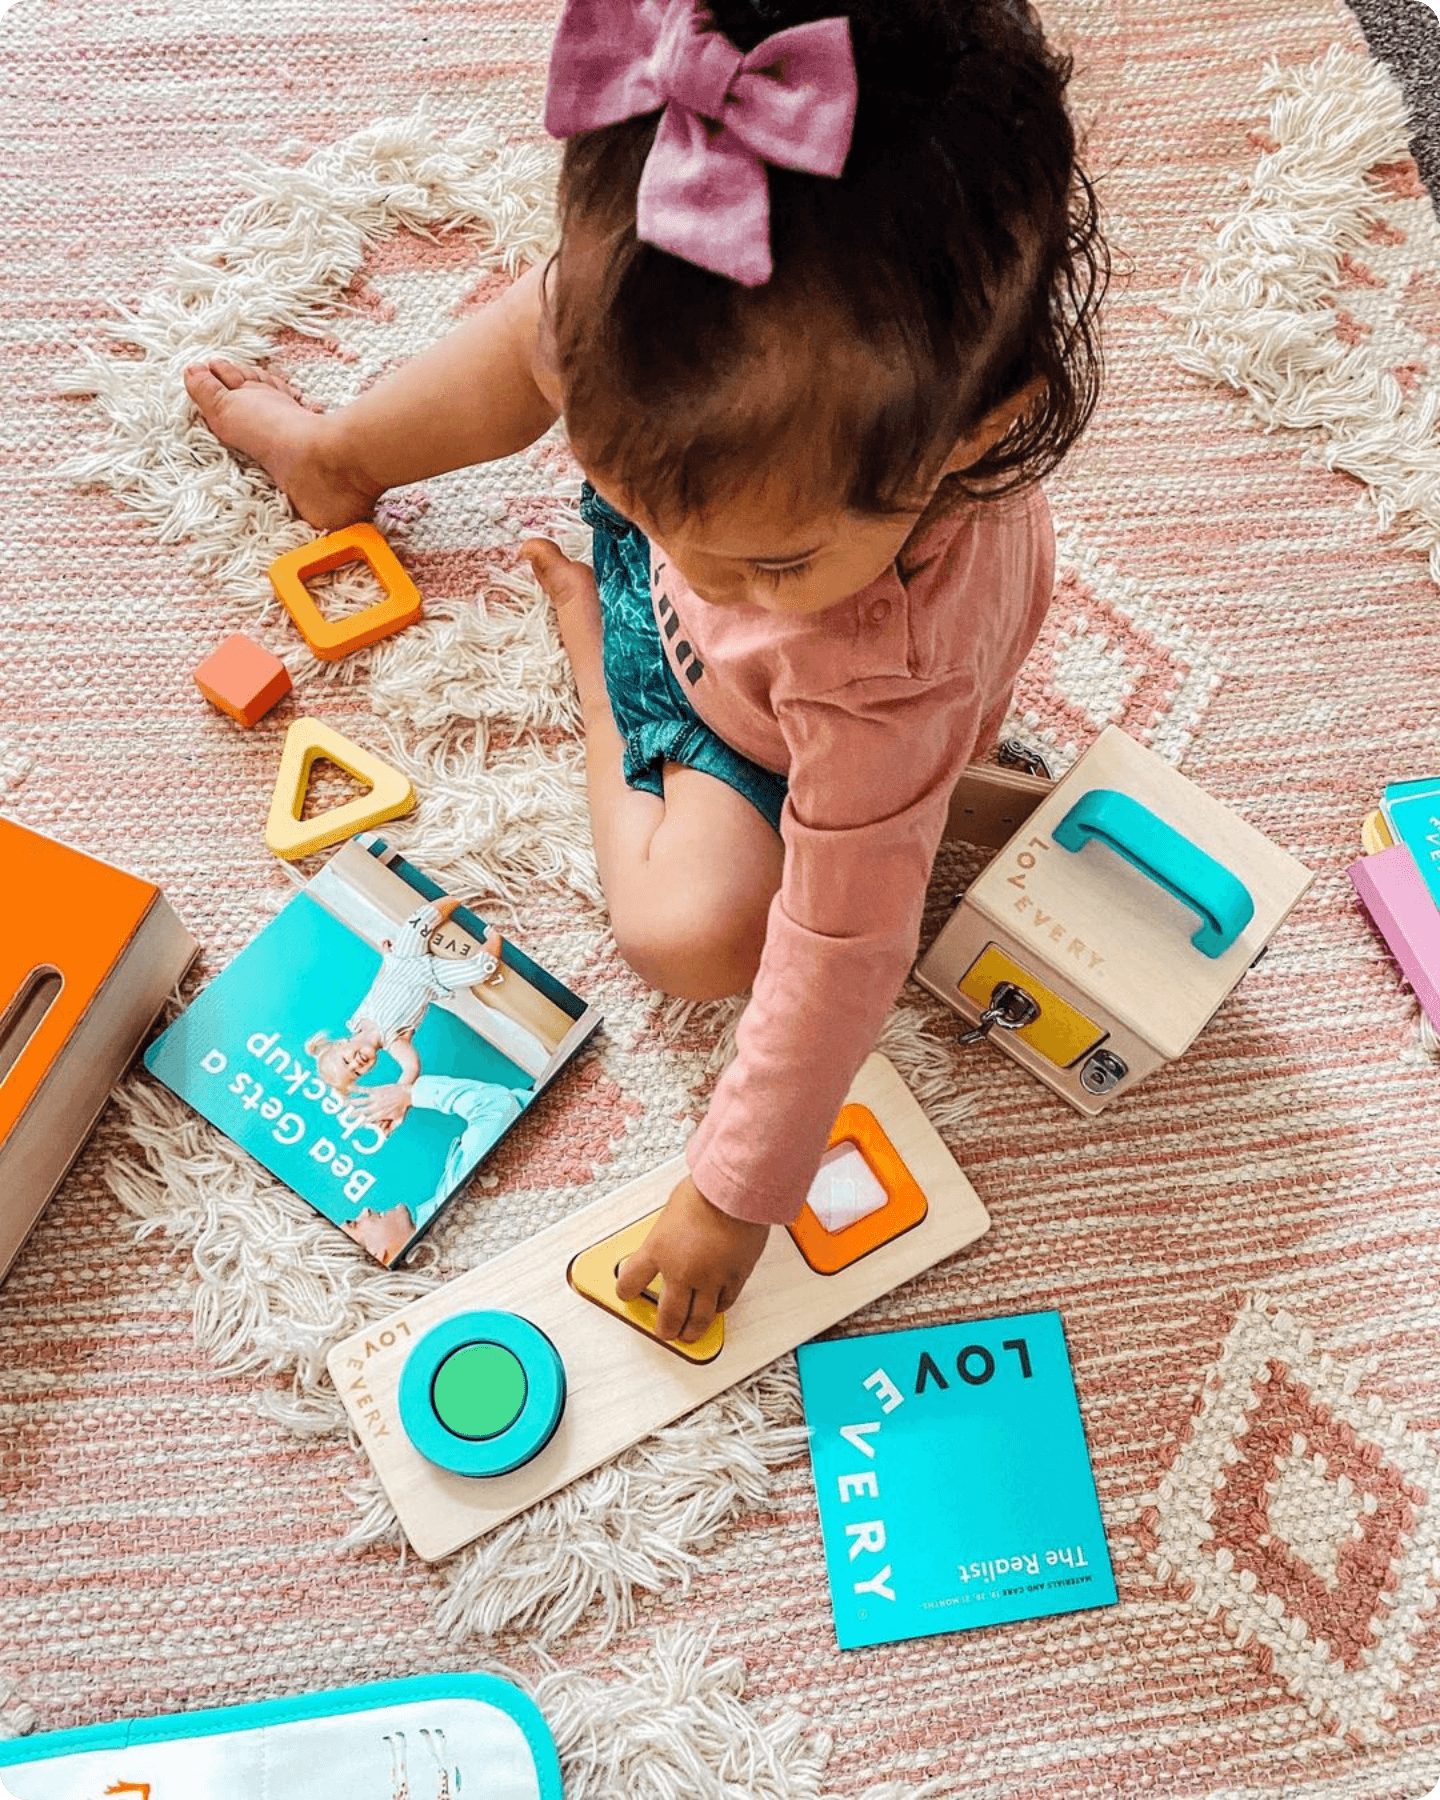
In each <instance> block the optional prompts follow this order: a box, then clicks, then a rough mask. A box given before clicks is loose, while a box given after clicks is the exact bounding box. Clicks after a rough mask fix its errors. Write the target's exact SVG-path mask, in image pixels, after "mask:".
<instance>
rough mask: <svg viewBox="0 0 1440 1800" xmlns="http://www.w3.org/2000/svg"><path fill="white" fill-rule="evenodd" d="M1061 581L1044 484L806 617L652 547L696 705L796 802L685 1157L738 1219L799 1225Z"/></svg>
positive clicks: (671, 642)
mask: <svg viewBox="0 0 1440 1800" xmlns="http://www.w3.org/2000/svg"><path fill="white" fill-rule="evenodd" d="M1054 573H1055V545H1054V534H1053V531H1052V529H1051V523H1050V512H1049V508H1048V507H1047V505H1046V503H1045V500H1044V497H1043V495H1042V494H1041V492H1040V491H1039V489H1038V488H1032V489H1030V490H1029V492H1028V493H1025V494H1021V495H1017V496H1013V497H1008V498H1005V499H1001V500H992V501H987V502H984V503H983V504H973V505H969V506H967V507H965V508H964V510H963V511H961V512H959V513H957V514H953V515H951V516H950V517H948V518H945V519H942V520H940V521H938V522H937V523H936V524H934V525H932V526H931V527H929V528H928V529H927V530H926V531H925V533H924V535H923V536H922V537H920V538H919V539H918V540H917V541H916V542H915V543H913V544H908V545H907V546H906V547H905V549H904V551H903V552H902V553H901V557H900V559H899V561H898V563H897V564H896V565H895V566H893V567H892V568H891V569H889V570H888V571H887V572H886V573H885V574H883V575H882V576H880V577H879V578H878V579H877V580H876V581H873V582H872V583H871V584H870V585H869V586H868V587H866V588H862V589H861V590H860V591H859V592H858V593H856V594H852V595H851V596H850V597H849V599H847V600H842V601H840V602H839V603H837V604H836V605H835V606H832V607H829V608H827V610H826V611H824V612H823V613H819V614H814V615H811V616H810V617H808V618H787V617H783V616H779V615H776V614H774V613H770V612H766V611H764V610H763V609H761V608H759V607H752V606H712V605H709V604H707V603H706V602H705V601H703V600H701V599H699V598H698V597H697V596H696V595H695V594H694V593H693V592H692V591H691V589H690V588H689V586H688V585H687V584H686V583H685V581H684V579H683V577H681V576H680V575H679V573H678V571H677V570H676V569H675V568H674V566H673V565H672V564H671V563H670V562H669V559H668V558H667V557H666V556H665V554H664V553H663V552H662V551H656V550H652V556H651V589H652V595H653V600H654V604H655V609H656V616H657V620H658V621H659V622H660V624H661V626H662V629H661V642H662V643H664V644H665V646H666V654H667V656H668V657H669V660H670V664H671V667H672V668H673V669H674V671H675V675H676V678H677V679H678V680H679V682H680V686H681V688H682V690H683V691H684V692H685V693H686V694H687V695H688V696H689V698H690V702H691V704H692V705H693V706H694V708H695V710H696V712H697V713H699V715H700V717H701V718H702V719H704V720H705V722H706V724H708V725H709V726H710V727H711V728H712V730H714V731H716V732H718V733H719V735H720V736H721V737H722V738H724V740H725V741H726V743H728V744H730V745H732V746H733V747H734V748H735V749H736V750H739V751H741V752H742V753H743V754H744V755H746V756H748V757H750V758H751V759H752V761H754V762H757V763H759V764H760V765H761V766H762V767H764V768H767V769H771V770H774V771H775V773H777V774H783V775H785V776H786V777H787V778H788V780H789V789H790V791H789V796H788V798H787V799H786V802H785V807H784V811H783V813H782V815H781V819H780V834H781V837H782V839H783V841H784V846H785V860H784V874H783V877H782V879H781V884H780V890H779V892H778V893H777V894H776V896H775V899H774V901H773V903H772V905H771V908H770V916H769V920H768V924H767V929H766V935H765V949H764V953H763V955H762V957H761V961H760V969H759V973H758V974H757V976H756V979H755V986H754V991H753V995H752V998H751V1000H750V1004H749V1005H748V1007H747V1008H746V1010H745V1014H744V1017H743V1018H742V1019H741V1022H740V1029H739V1035H738V1039H737V1047H736V1054H735V1059H734V1061H733V1062H732V1063H731V1064H730V1065H729V1067H728V1068H727V1069H726V1070H725V1072H724V1074H723V1075H722V1076H721V1078H720V1081H719V1083H718V1085H717V1087H716V1089H715V1093H714V1096H713V1098H712V1100H711V1103H710V1108H709V1111H708V1112H707V1113H706V1115H705V1118H704V1121H703V1122H702V1124H701V1125H700V1128H699V1130H698V1131H697V1132H696V1133H695V1135H694V1137H693V1138H692V1139H691V1141H690V1144H689V1146H688V1150H687V1157H688V1161H689V1164H690V1171H691V1174H692V1176H693V1177H694V1180H695V1184H696V1186H697V1187H698V1188H699V1189H700V1192H701V1193H702V1194H704V1195H705V1197H706V1199H707V1200H710V1201H712V1202H713V1203H714V1204H715V1205H716V1206H718V1207H719V1208H721V1210H722V1211H724V1212H728V1213H730V1214H732V1215H733V1216H734V1217H736V1218H742V1219H751V1220H759V1221H763V1222H765V1223H767V1224H781V1223H785V1222H788V1221H789V1220H791V1219H793V1218H794V1217H795V1215H796V1214H797V1213H798V1212H799V1210H800V1207H801V1205H802V1203H803V1202H804V1199H805V1195H806V1193H807V1192H808V1190H809V1187H810V1183H811V1181H812V1180H813V1178H814V1175H815V1171H816V1169H817V1168H818V1166H819V1162H820V1158H821V1156H822V1155H823V1154H824V1151H825V1147H826V1143H827V1140H828V1138H829V1134H830V1130H831V1127H832V1126H833V1125H834V1122H835V1118H836V1115H837V1113H838V1112H839V1110H840V1107H841V1106H842V1105H843V1103H844V1099H845V1094H846V1091H847V1089H848V1088H849V1086H850V1083H851V1081H852V1080H853V1079H854V1076H855V1074H856V1071H857V1070H858V1069H859V1067H860V1064H861V1063H862V1062H863V1061H864V1059H865V1057H866V1055H867V1054H868V1053H869V1051H870V1048H871V1046H872V1045H873V1044H874V1041H875V1038H876V1036H877V1035H878V1033H879V1030H880V1027H881V1025H882V1023H883V1022H884V1019H885V1015H886V1013H887V1012H888V1011H889V1009H890V1006H891V1005H892V1003H893V1002H894V999H895V996H896V995H897V993H898V992H899V990H900V987H901V984H902V983H903V981H904V980H905V977H906V975H907V973H908V972H909V968H910V965H911V962H912V961H913V960H914V956H915V951H916V946H917V943H918V940H919V934H920V915H921V908H922V906H923V903H924V898H925V888H926V884H927V882H928V880H929V877H930V867H931V864H932V862H933V861H934V857H935V852H936V849H937V848H938V846H939V843H940V838H941V834H942V832H943V830H944V827H945V820H946V816H947V811H948V807H949V800H950V794H951V791H952V789H953V788H954V786H955V783H956V781H957V780H958V779H959V777H960V775H961V774H962V772H963V771H964V768H965V765H966V764H967V763H968V762H969V761H970V760H971V758H972V756H973V754H974V752H975V750H976V748H977V747H978V746H980V745H982V744H984V743H986V742H987V741H989V740H990V739H992V738H993V736H994V734H995V732H996V731H997V730H998V727H999V725H1000V721H1001V719H1002V718H1003V716H1004V710H1005V707H1006V705H1007V703H1008V701H1009V697H1010V691H1011V687H1012V684H1013V682H1014V680H1015V676H1016V673H1017V671H1018V670H1019V668H1020V665H1021V663H1022V662H1023V661H1024V658H1025V656H1026V654H1027V652H1028V651H1029V649H1030V647H1031V645H1032V644H1033V643H1034V641H1035V637H1036V634H1037V632H1038V631H1039V629H1040V624H1041V621H1042V620H1043V618H1044V616H1045V611H1046V608H1047V607H1048V606H1049V604H1050V597H1051V592H1052V589H1053V586H1054ZM666 603H668V605H669V606H670V607H673V609H674V611H675V613H676V614H678V617H679V625H678V628H676V626H675V624H674V621H673V620H669V619H667V614H666ZM667 625H668V626H669V629H668V630H667V629H666V628H665V627H666V626H667ZM697 671H698V673H697Z"/></svg>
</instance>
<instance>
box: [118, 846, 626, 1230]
mask: <svg viewBox="0 0 1440 1800" xmlns="http://www.w3.org/2000/svg"><path fill="white" fill-rule="evenodd" d="M599 1023H600V1015H599V1014H598V1013H597V1012H596V1011H595V1010H594V1008H593V1007H590V1006H587V1005H586V1003H585V1002H584V1001H583V1000H582V999H581V998H580V997H579V995H577V994H574V993H572V992H571V990H570V989H569V988H568V987H566V986H565V985H564V984H563V983H562V982H560V981H557V980H556V979H555V977H554V976H553V975H551V974H549V973H548V972H547V971H546V970H545V969H543V968H541V967H540V966H539V964H537V963H535V962H533V961H532V960H531V959H530V957H528V956H527V955H525V953H524V952H523V951H521V950H519V949H518V948H517V947H516V946H515V945H513V944H511V943H510V942H509V941H508V940H501V939H499V938H498V936H497V935H495V934H491V933H490V932H489V931H488V928H487V926H486V925H485V923H484V921H483V920H481V919H479V918H477V917H476V916H475V915H474V914H473V913H471V912H470V911H469V910H468V909H467V908H465V907H463V906H460V905H459V904H458V903H457V902H456V901H455V900H453V899H451V898H449V897H448V896H446V895H445V894H444V892H443V890H442V889H441V888H440V887H439V886H437V884H436V883H435V882H433V881H432V880H430V878H429V877H428V876H426V875H424V874H422V873H421V871H420V870H418V869H417V868H415V867H414V866H413V865H412V864H411V863H409V862H407V861H406V860H405V859H404V858H403V857H401V856H400V855H398V854H397V853H396V852H394V851H391V850H390V849H388V848H387V846H386V845H385V843H384V841H383V840H382V839H380V838H377V837H375V836H373V835H367V836H365V837H362V838H357V839H355V840H353V841H352V842H351V843H348V844H346V845H344V846H342V848H341V849H340V850H338V851H337V852H336V853H335V855H334V856H332V857H331V858H330V860H329V861H328V862H327V863H326V864H325V865H324V867H323V868H321V869H320V870H319V871H318V873H317V874H315V875H314V876H313V877H312V878H311V879H310V880H309V881H308V882H306V883H305V884H304V885H303V887H301V889H300V891H299V892H298V893H296V894H295V895H294V896H293V897H292V898H291V899H290V900H289V901H287V903H286V904H285V905H284V907H282V909H281V910H280V912H279V913H277V914H276V916H275V917H274V918H273V919H272V920H271V921H270V923H269V924H268V925H266V926H265V927H264V929H263V930H262V931H261V932H260V933H259V934H258V935H257V936H256V937H255V938H254V939H252V941H251V942H250V943H249V944H248V945H247V946H246V947H245V949H244V950H242V951H241V952H240V954H239V956H237V957H236V958H235V960H234V962H232V963H231V964H230V965H229V967H228V968H226V969H224V970H222V971H221V973H220V974H219V975H217V976H216V978H215V979H214V980H213V981H212V982H211V983H210V984H209V986H208V987H206V988H205V989H204V990H203V992H202V993H201V994H200V995H199V997H198V998H197V999H196V1000H195V1001H194V1003H193V1004H192V1005H191V1006H190V1007H188V1008H187V1009H186V1011H185V1012H183V1013H182V1014H181V1015H180V1017H179V1018H178V1019H176V1021H175V1022H174V1024H173V1025H171V1026H170V1028H169V1030H167V1031H166V1032H165V1033H164V1034H163V1035H162V1036H161V1037H160V1038H158V1039H157V1040H156V1042H155V1043H154V1044H153V1045H152V1046H151V1048H150V1050H149V1051H148V1052H147V1053H146V1057H145V1062H146V1065H147V1067H148V1068H149V1069H150V1070H151V1071H152V1073H153V1074H155V1075H156V1076H158V1077H159V1079H160V1080H161V1081H163V1082H164V1083H165V1085H166V1086H167V1087H169V1088H172V1089H173V1090H174V1091H175V1092H176V1093H177V1094H179V1095H180V1097H181V1098H182V1099H184V1100H187V1101H188V1102H189V1103H190V1105H191V1106H193V1107H194V1108H195V1110H196V1111H197V1112H199V1113H202V1114H203V1115H204V1116H205V1117H206V1118H207V1119H209V1120H210V1121H211V1123H212V1124H215V1125H218V1126H219V1127H220V1129H221V1130H222V1131H223V1132H225V1133H226V1135H227V1136H228V1137H230V1138H232V1139H233V1140H234V1141H235V1142H236V1143H237V1144H239V1145H240V1146H241V1147H242V1149H245V1150H247V1151H248V1152H249V1153H250V1154H251V1155H252V1156H253V1157H254V1158H255V1160H256V1161H257V1162H259V1163H261V1164H262V1165H263V1166H264V1167H265V1168H267V1169H268V1170H269V1171H270V1172H271V1174H273V1175H276V1176H278V1177H279V1178H280V1180H281V1181H283V1182H285V1183H286V1185H287V1186H289V1187H291V1188H293V1189H294V1190H295V1192H296V1193H297V1194H299V1195H300V1196H301V1197H302V1198H303V1199H305V1200H308V1201H309V1202H310V1204H311V1205H312V1206H314V1207H315V1208H316V1209H317V1211H319V1212H321V1213H323V1214H324V1216H325V1217H326V1218H327V1219H330V1220H331V1221H333V1223H335V1224H336V1225H338V1226H339V1227H340V1228H341V1229H342V1230H343V1231H345V1232H346V1233H347V1234H348V1235H349V1236H350V1237H352V1238H354V1239H355V1241H356V1242H357V1243H359V1244H361V1245H362V1246H363V1247H364V1248H365V1249H366V1250H368V1251H369V1252H370V1254H371V1255H372V1256H374V1257H375V1258H376V1259H377V1260H378V1261H380V1262H382V1263H385V1264H387V1265H390V1264H395V1263H398V1262H400V1261H402V1260H403V1258H404V1257H405V1256H406V1255H407V1254H408V1253H409V1251H410V1250H411V1248H412V1247H413V1246H414V1244H415V1243H416V1241H417V1240H418V1239H419V1238H420V1236H421V1235H422V1233H424V1232H425V1231H426V1230H427V1229H428V1228H429V1226H430V1225H432V1224H433V1223H434V1221H435V1219H436V1218H437V1217H438V1216H439V1214H440V1212H441V1211H442V1210H443V1209H444V1207H445V1205H446V1204H447V1202H448V1201H449V1200H450V1199H451V1198H452V1197H453V1196H454V1195H455V1194H456V1193H457V1192H458V1191H459V1189H460V1188H462V1187H463V1186H464V1185H465V1183H466V1182H467V1181H468V1180H469V1178H470V1176H471V1175H472V1174H473V1172H474V1171H475V1169H476V1167H477V1166H478V1165H479V1163H480V1162H481V1161H482V1160H483V1158H484V1157H485V1156H486V1155H488V1154H489V1152H490V1150H491V1149H492V1148H493V1147H494V1145H495V1144H496V1143H498V1142H499V1140H500V1139H501V1138H502V1137H503V1136H504V1135H505V1133H506V1132H507V1131H508V1130H509V1129H510V1127H511V1126H512V1125H513V1124H514V1123H515V1121H516V1120H517V1119H518V1118H519V1117H520V1116H521V1115H522V1113H523V1112H524V1111H525V1109H526V1107H528V1106H529V1105H530V1103H531V1102H532V1101H533V1100H534V1099H535V1097H536V1096H537V1095H538V1094H540V1093H541V1092H543V1090H544V1089H545V1088H546V1087H547V1086H548V1085H549V1084H550V1082H551V1081H553V1080H554V1078H555V1077H556V1075H557V1074H559V1072H560V1071H561V1070H562V1069H563V1068H564V1067H565V1065H566V1064H567V1063H568V1062H569V1061H570V1060H571V1058H572V1057H573V1056H574V1055H575V1053H576V1052H577V1051H578V1050H579V1049H580V1047H581V1046H582V1045H583V1044H584V1043H585V1042H586V1040H587V1039H588V1038H589V1037H590V1036H591V1035H592V1033H593V1032H594V1031H595V1030H596V1029H597V1027H598V1026H599Z"/></svg>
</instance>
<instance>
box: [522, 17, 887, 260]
mask: <svg viewBox="0 0 1440 1800" xmlns="http://www.w3.org/2000/svg"><path fill="white" fill-rule="evenodd" d="M855 95H856V84H855V59H854V56H853V54H852V52H851V48H850V26H849V22H848V20H846V19H843V18H835V19H816V20H813V21H812V22H811V23H809V24H807V25H792V26H791V27H789V29H787V30H785V31H777V32H776V33H775V34H774V35H773V36H772V37H768V38H766V39H765V40H764V42H763V43H760V44H757V45H756V46H755V48H754V49H753V50H750V51H747V52H745V53H744V54H742V53H741V52H740V51H739V50H737V49H736V48H735V46H734V44H732V43H731V42H730V40H729V38H727V37H725V36H724V35H723V34H722V33H721V32H720V30H719V29H718V28H717V27H716V25H715V24H714V21H713V20H712V19H711V17H710V15H709V13H708V12H707V10H706V8H705V6H704V4H703V0H567V4H566V6H565V11H564V13H563V15H562V16H561V19H560V27H559V30H558V32H557V33H556V37H555V47H554V49H553V51H552V52H551V56H550V86H549V90H548V93H547V94H546V100H545V128H546V130H547V131H549V132H550V133H551V134H552V135H553V136H555V137H570V136H572V135H573V134H574V133H575V132H577V131H593V130H595V129H596V128H597V127H599V126H601V125H613V124H615V123H616V122H617V121H618V120H620V119H630V118H634V117H636V116H637V115H638V114H641V113H648V112H655V111H657V110H658V109H659V108H660V107H662V106H663V107H664V109H665V112H664V116H663V118H662V119H661V121H660V129H659V130H658V131H657V132H656V134H655V142H654V144H653V146H652V147H651V150H650V154H649V156H648V158H647V159H646V162H645V168H644V171H643V172H642V174H641V177H640V191H639V194H638V197H637V214H636V230H637V232H638V234H639V236H640V237H641V238H643V239H644V240H645V242H646V243H647V244H654V245H656V246H657V247H658V248H659V249H661V250H668V251H669V252H670V254H671V255H672V256H683V257H684V258H685V260H686V261H687V262H692V263H698V264H699V265H700V267H701V268H702V269H713V270H714V271H715V273H716V274H717V275H728V276H730V277H731V279H732V280H735V281H738V282H741V283H743V284H744V285H745V286H746V287H758V286H759V285H760V284H761V283H762V282H766V281H768V280H769V279H770V274H771V268H772V264H771V260H770V188H769V183H768V181H767V180H766V177H765V164H766V163H778V164H780V165H781V166H782V167H784V168H787V169H803V170H806V171H808V172H809V173H810V174H812V175H828V176H831V177H834V176H837V175H838V174H839V173H840V171H841V169H843V168H844V166H845V156H846V152H847V151H848V150H849V148H850V133H851V129H852V127H853V126H854V122H855Z"/></svg>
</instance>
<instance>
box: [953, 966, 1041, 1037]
mask: <svg viewBox="0 0 1440 1800" xmlns="http://www.w3.org/2000/svg"><path fill="white" fill-rule="evenodd" d="M1039 1017H1040V1003H1039V1001H1038V1000H1033V999H1031V997H1030V995H1029V994H1027V993H1026V992H1025V990H1024V988H1022V987H1020V986H1018V985H1017V984H1016V983H1015V982H1013V981H997V982H996V983H995V986H994V987H993V988H992V989H991V992H990V1004H989V1005H988V1006H987V1007H986V1008H985V1010H984V1012H982V1013H981V1015H980V1022H979V1024H978V1025H973V1026H971V1028H970V1030H969V1031H962V1032H961V1033H960V1039H959V1041H960V1042H961V1043H962V1044H978V1043H981V1042H983V1041H984V1039H986V1038H987V1037H989V1035H990V1033H991V1032H992V1031H1023V1030H1024V1028H1025V1027H1026V1026H1027V1025H1033V1024H1034V1023H1035V1021H1036V1019H1038V1018H1039Z"/></svg>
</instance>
